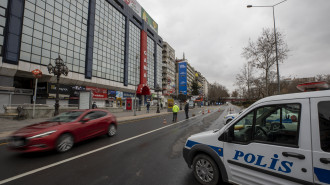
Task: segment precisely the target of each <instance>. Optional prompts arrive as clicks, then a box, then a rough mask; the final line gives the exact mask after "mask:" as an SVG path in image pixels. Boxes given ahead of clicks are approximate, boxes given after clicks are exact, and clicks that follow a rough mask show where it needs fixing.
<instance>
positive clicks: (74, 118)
mask: <svg viewBox="0 0 330 185" xmlns="http://www.w3.org/2000/svg"><path fill="white" fill-rule="evenodd" d="M116 132H117V120H116V117H115V116H114V115H112V114H111V113H110V112H108V111H106V110H101V109H90V110H73V111H68V112H64V113H62V114H59V115H58V116H55V117H53V118H51V119H50V120H48V121H45V122H41V123H37V124H33V125H30V126H26V127H24V128H21V129H19V130H18V131H16V132H14V133H13V134H12V135H11V136H10V137H9V138H8V143H9V145H8V146H9V148H10V149H13V150H18V151H22V152H37V151H45V150H53V149H56V150H57V151H58V152H66V151H68V150H70V149H71V148H72V146H73V144H74V143H77V142H80V141H83V140H86V139H89V138H92V137H95V136H99V135H103V134H107V135H108V136H110V137H111V136H114V135H115V134H116Z"/></svg>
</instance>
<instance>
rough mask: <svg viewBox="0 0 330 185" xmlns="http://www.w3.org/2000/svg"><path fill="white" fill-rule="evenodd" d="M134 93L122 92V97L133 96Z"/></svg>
mask: <svg viewBox="0 0 330 185" xmlns="http://www.w3.org/2000/svg"><path fill="white" fill-rule="evenodd" d="M134 96H135V93H129V92H123V97H124V98H127V97H134Z"/></svg>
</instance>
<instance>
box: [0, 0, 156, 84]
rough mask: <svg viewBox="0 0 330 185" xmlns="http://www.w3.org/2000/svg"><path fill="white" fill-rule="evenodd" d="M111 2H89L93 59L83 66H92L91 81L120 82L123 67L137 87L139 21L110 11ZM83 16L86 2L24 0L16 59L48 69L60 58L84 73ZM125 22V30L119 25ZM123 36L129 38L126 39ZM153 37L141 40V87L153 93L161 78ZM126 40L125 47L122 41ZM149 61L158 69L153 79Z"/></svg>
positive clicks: (0, 29) (1, 7)
mask: <svg viewBox="0 0 330 185" xmlns="http://www.w3.org/2000/svg"><path fill="white" fill-rule="evenodd" d="M9 2H10V1H9V0H1V1H0V55H2V53H1V51H2V50H3V48H2V47H3V44H4V38H5V36H6V35H4V34H5V33H4V31H5V26H6V21H7V17H6V16H7V14H8V12H7V11H8V10H7V8H8V5H10V4H9ZM112 3H113V2H111V1H107V0H95V22H94V40H93V42H92V43H91V44H92V45H93V48H92V49H93V59H92V60H93V61H92V64H90V63H88V64H89V65H92V71H89V72H92V77H93V78H94V77H97V78H102V79H106V80H110V81H114V82H119V83H124V75H125V74H124V72H125V67H127V72H128V73H127V75H128V76H127V80H128V84H129V85H138V84H139V83H140V52H141V49H140V48H141V27H140V26H141V25H139V21H137V22H135V21H133V20H132V22H131V21H127V20H126V15H125V14H126V13H127V12H126V11H123V12H122V11H121V10H120V9H116V8H115V6H113V5H112ZM88 12H89V0H49V1H47V0H25V1H24V15H23V21H22V22H23V23H22V35H21V41H19V42H20V53H19V60H20V61H24V62H28V63H34V64H37V65H43V66H47V65H48V64H49V63H52V64H53V65H54V60H55V59H56V58H57V57H58V56H60V57H61V58H62V59H63V61H64V62H65V63H66V65H67V67H68V69H69V70H70V72H74V73H80V74H82V75H85V72H86V71H85V66H86V44H87V30H88V25H87V24H88V17H89V16H88ZM129 18H130V17H129V16H128V19H129ZM127 22H128V24H129V25H128V27H129V29H128V30H126V25H125V24H126V23H127ZM91 24H93V23H91ZM126 31H128V32H129V33H126ZM126 36H128V37H129V38H128V39H126V38H125V37H126ZM153 39H158V35H157V36H156V37H155V38H154V37H152V36H150V37H147V63H148V65H147V69H146V70H147V79H148V83H147V85H148V86H149V88H150V89H155V87H154V85H155V81H156V82H157V84H159V85H160V86H161V77H162V52H161V51H162V48H161V46H158V45H157V46H156V45H155V41H154V40H153ZM126 40H127V41H129V43H125V41H126ZM125 46H128V48H125ZM155 46H156V47H157V53H155ZM125 57H127V58H125ZM155 57H157V66H158V68H157V76H155ZM125 59H127V62H128V63H127V66H125V65H124V62H125ZM89 62H90V60H89ZM18 65H19V63H18ZM27 70H29V69H27ZM88 77H90V76H88ZM72 80H77V79H72ZM117 85H118V84H117ZM121 85H124V86H125V85H126V84H121ZM121 85H120V86H121Z"/></svg>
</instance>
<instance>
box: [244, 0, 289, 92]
mask: <svg viewBox="0 0 330 185" xmlns="http://www.w3.org/2000/svg"><path fill="white" fill-rule="evenodd" d="M285 1H287V0H284V1H281V2H279V3H277V4H275V5H272V6H252V5H247V6H246V7H247V8H252V7H272V8H273V20H274V35H275V56H276V69H277V85H278V94H281V86H280V71H279V66H278V55H277V38H276V26H275V6H277V5H279V4H281V3H283V2H285Z"/></svg>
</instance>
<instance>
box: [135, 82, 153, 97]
mask: <svg viewBox="0 0 330 185" xmlns="http://www.w3.org/2000/svg"><path fill="white" fill-rule="evenodd" d="M136 94H138V95H150V94H151V93H150V88H149V87H148V85H146V84H139V86H138V88H137V89H136Z"/></svg>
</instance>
